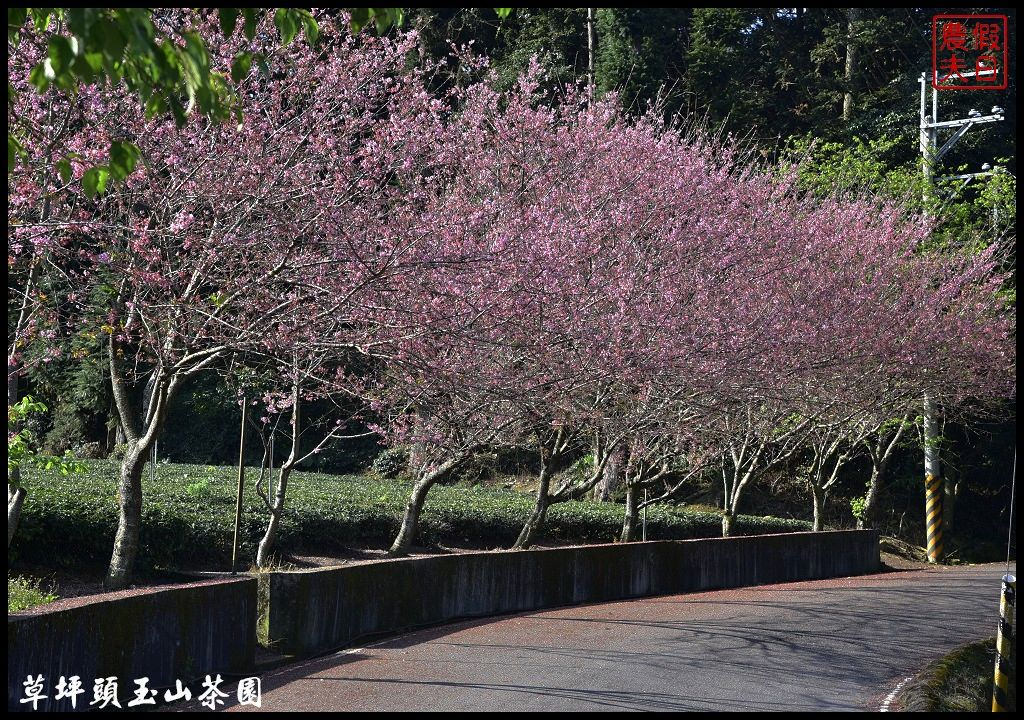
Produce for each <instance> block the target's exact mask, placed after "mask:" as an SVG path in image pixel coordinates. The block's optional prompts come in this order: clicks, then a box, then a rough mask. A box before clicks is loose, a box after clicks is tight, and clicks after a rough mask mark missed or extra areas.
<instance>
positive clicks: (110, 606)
mask: <svg viewBox="0 0 1024 720" xmlns="http://www.w3.org/2000/svg"><path fill="white" fill-rule="evenodd" d="M256 591H257V583H256V580H255V579H254V578H238V579H227V580H215V581H208V582H202V583H193V584H191V585H186V586H180V585H178V586H174V587H170V588H147V589H144V590H132V591H125V592H119V593H107V594H104V595H93V596H87V597H80V598H70V599H68V600H62V601H58V602H56V603H53V604H51V605H43V606H40V607H37V608H33V609H31V610H28V611H25V612H23V613H18V614H15V615H8V616H7V707H8V709H9V710H26V709H29V710H30V709H31V708H32V705H31V703H30V704H28V705H24V704H21V703H19V700H20V699H21V698H23V697H25V688H24V685H23V683H24V682H25V679H26V676H28V675H32V676H33V677H35V676H37V675H40V674H41V675H42V676H43V678H44V688H45V689H44V692H43V694H44V695H48V696H49V698H50V699H49V700H46V701H43V702H40V703H39V709H40V710H44V709H46V710H57V709H64V710H69V709H70V703H69V701H68V700H66V699H65V700H61V701H60V702H59V703H58V702H55V701H54V700H53V697H54V695H56V691H55V690H54V686H55V685H56V683H57V681H58V680H59V679H60V676H61V675H64V676H66V677H70V676H72V675H78V676H79V677H80V678H81V681H82V688H83V689H84V690H85V693H84V694H82V695H79V696H78V709H79V710H81V709H83V706H84V707H85V708H86V709H87V708H88V706H89V703H90V702H91V701H92V699H93V693H92V689H93V680H94V679H95V678H99V677H102V678H107V677H111V676H116V677H117V678H118V691H119V692H118V695H119V697H120V701H121V705H122V707H125V706H126V701H127V700H131V699H133V698H134V697H135V696H134V692H133V691H134V690H135V688H136V685H135V682H134V681H135V679H136V678H142V677H148V678H149V684H148V686H149V687H150V688H154V689H155V688H160V687H168V686H173V685H174V681H175V680H181V681H182V682H183V683H187V682H189V681H192V680H195V679H197V678H202V677H203V676H205V675H206V674H207V673H209V674H216V673H221V674H223V675H227V674H228V673H247V672H249V671H250V670H251V668H252V666H253V663H254V661H255V658H254V656H255V650H256V612H257V608H256Z"/></svg>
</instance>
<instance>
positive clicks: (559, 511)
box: [8, 460, 810, 569]
mask: <svg viewBox="0 0 1024 720" xmlns="http://www.w3.org/2000/svg"><path fill="white" fill-rule="evenodd" d="M85 464H86V466H87V471H86V472H85V473H81V474H78V475H72V476H68V477H62V476H59V475H49V474H47V473H44V472H40V471H38V470H30V471H28V472H24V471H23V472H24V474H25V481H26V484H27V486H28V490H29V492H28V496H27V498H26V500H25V505H24V508H23V510H22V517H21V522H20V524H19V526H18V531H17V534H16V536H15V539H14V542H13V543H12V548H11V550H10V551H9V553H8V560H9V561H11V560H13V561H20V562H31V563H39V564H43V565H48V566H53V565H76V564H82V563H87V564H93V563H106V562H107V561H108V560H109V559H110V549H111V547H112V545H113V538H114V532H115V529H116V527H117V482H116V477H117V465H116V464H115V463H113V462H111V461H109V460H92V461H85ZM150 472H151V466H147V467H146V469H145V473H144V475H143V483H142V484H143V494H144V499H143V520H142V536H141V542H142V548H141V551H140V554H139V563H140V566H141V567H143V568H148V567H157V566H159V567H180V568H186V569H198V568H202V567H220V568H223V567H224V566H225V565H226V564H227V563H228V562H229V561H230V556H231V536H232V532H233V528H234V505H235V492H236V483H237V470H236V469H235V468H231V467H214V466H207V465H171V464H168V465H160V466H159V467H158V469H157V476H156V478H155V479H151V475H150ZM257 473H258V470H257V469H256V468H248V471H247V484H246V489H245V500H244V504H243V511H242V525H241V534H242V541H241V543H242V548H241V557H242V558H245V559H246V562H249V559H251V558H252V557H254V555H255V552H256V544H257V543H258V542H259V539H260V537H261V536H262V533H263V530H264V527H265V523H266V512H265V510H264V509H263V506H262V501H261V500H260V499H259V497H257V496H256V494H255V492H254V491H253V489H252V482H253V480H254V479H255V477H256V475H257ZM410 489H411V486H410V484H409V483H408V482H406V481H402V480H384V479H378V478H375V477H372V476H365V475H364V476H351V475H321V474H317V473H302V472H300V473H294V474H293V475H292V476H291V478H290V479H289V483H288V500H287V503H286V505H285V519H284V522H283V523H282V528H281V533H280V535H279V538H280V539H279V544H278V550H279V551H281V552H285V553H289V552H290V553H296V552H300V551H301V552H307V553H317V552H319V553H330V552H331V551H333V550H339V549H343V548H345V547H346V546H351V545H353V544H371V545H372V544H380V545H383V544H385V543H388V542H390V541H391V540H392V539H393V538H394V535H395V534H396V533H397V532H398V527H399V522H400V519H401V515H402V511H403V509H404V507H405V503H406V501H407V499H408V494H409V490H410ZM532 507H533V498H532V497H531V496H530V495H527V494H524V493H521V492H516V491H513V490H505V489H501V488H494V487H486V486H475V487H472V488H467V487H451V486H436V487H434V488H432V489H431V491H430V495H429V496H428V497H427V503H426V506H425V507H424V510H423V515H422V518H421V523H420V533H419V536H418V537H417V540H418V542H420V543H424V544H435V543H453V544H458V543H472V544H476V545H482V546H488V547H508V546H509V545H511V544H512V543H513V542H514V541H515V539H516V537H517V536H518V534H519V531H520V529H521V528H522V525H523V523H524V522H525V521H526V518H527V517H528V515H529V513H530V511H531V510H532ZM622 513H623V507H622V505H619V504H615V503H598V502H591V501H573V502H567V503H563V504H559V505H555V506H553V507H552V508H551V509H550V510H549V511H548V521H547V526H546V528H545V531H544V534H543V536H542V538H541V542H544V541H548V542H566V543H586V542H610V541H612V540H614V539H616V538H617V537H618V534H619V532H620V530H621V527H622ZM809 529H810V523H807V522H805V521H802V520H784V519H780V518H770V517H751V516H743V515H741V516H739V517H738V518H737V521H736V533H737V534H748V535H752V534H758V533H777V532H795V531H801V530H809ZM720 533H721V518H720V516H719V515H717V514H715V513H709V512H687V511H685V510H684V509H679V508H673V507H670V506H654V507H651V508H649V509H648V513H647V537H648V539H650V540H669V539H688V538H698V537H717V536H718V535H719V534H720Z"/></svg>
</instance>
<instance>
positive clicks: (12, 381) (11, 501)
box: [7, 361, 26, 549]
mask: <svg viewBox="0 0 1024 720" xmlns="http://www.w3.org/2000/svg"><path fill="white" fill-rule="evenodd" d="M17 402H18V366H17V365H16V364H14V363H12V362H9V361H8V363H7V408H8V412H9V411H10V408H11V406H12V405H14V404H15V403H17ZM25 495H26V492H25V488H23V487H22V486H21V470H20V469H19V468H14V469H13V470H11V471H10V472H9V473H8V476H7V547H8V549H10V547H11V540H13V539H14V531H15V530H16V529H17V528H18V520H20V519H21V506H22V505H23V504H24V502H25Z"/></svg>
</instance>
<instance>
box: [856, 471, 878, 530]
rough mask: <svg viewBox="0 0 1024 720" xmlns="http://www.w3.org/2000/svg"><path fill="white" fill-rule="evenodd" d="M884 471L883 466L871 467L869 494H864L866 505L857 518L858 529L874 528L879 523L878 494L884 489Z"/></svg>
mask: <svg viewBox="0 0 1024 720" xmlns="http://www.w3.org/2000/svg"><path fill="white" fill-rule="evenodd" d="M882 478H883V471H882V469H881V468H878V467H874V468H872V469H871V480H870V481H869V482H868V494H867V495H865V496H864V507H863V509H862V510H861V516H860V517H859V518H857V529H858V530H863V529H864V528H873V527H875V526H876V525H877V524H878V495H879V493H881V491H882Z"/></svg>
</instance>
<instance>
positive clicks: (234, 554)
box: [231, 397, 248, 575]
mask: <svg viewBox="0 0 1024 720" xmlns="http://www.w3.org/2000/svg"><path fill="white" fill-rule="evenodd" d="M247 407H248V403H247V402H246V399H245V398H244V397H243V398H242V430H241V433H240V437H239V440H238V497H237V498H236V499H235V537H234V540H233V541H232V543H231V574H232V575H235V574H236V573H237V572H238V570H237V568H238V526H239V525H241V523H242V487H243V484H244V483H245V411H246V409H247Z"/></svg>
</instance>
